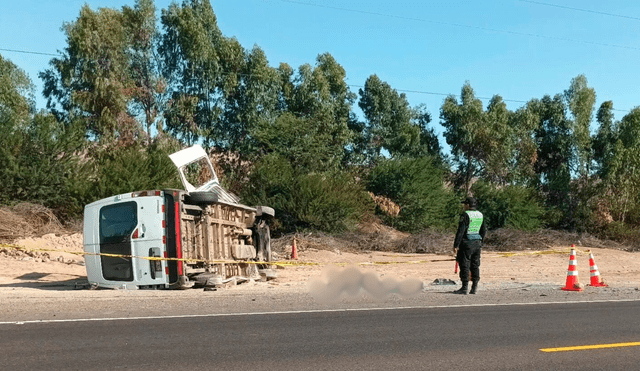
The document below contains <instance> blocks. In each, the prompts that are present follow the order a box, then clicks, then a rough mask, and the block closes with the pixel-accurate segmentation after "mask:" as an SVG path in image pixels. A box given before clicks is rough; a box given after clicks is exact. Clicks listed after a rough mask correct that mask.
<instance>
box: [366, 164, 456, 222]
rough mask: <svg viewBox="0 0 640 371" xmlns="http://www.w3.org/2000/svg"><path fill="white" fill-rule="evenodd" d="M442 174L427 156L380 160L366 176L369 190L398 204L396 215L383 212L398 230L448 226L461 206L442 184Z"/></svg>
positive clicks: (387, 220)
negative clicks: (398, 209) (398, 211)
mask: <svg viewBox="0 0 640 371" xmlns="http://www.w3.org/2000/svg"><path fill="white" fill-rule="evenodd" d="M443 178H444V175H443V172H442V170H440V169H439V168H438V167H437V166H436V165H435V164H434V163H433V160H432V159H431V158H429V157H421V158H400V159H387V160H383V161H381V162H380V163H379V164H378V165H377V166H376V167H375V168H373V169H372V170H371V172H370V173H369V175H368V179H367V180H368V181H367V184H368V187H367V188H368V190H369V191H371V192H373V193H374V194H376V195H383V196H386V197H389V198H390V199H391V200H392V201H394V202H395V203H397V204H398V205H399V206H400V208H401V209H400V214H399V215H398V216H397V217H394V216H387V215H383V218H384V219H385V221H386V222H387V223H389V224H390V225H392V226H394V227H395V228H398V229H399V230H403V231H409V232H416V231H420V230H423V229H425V228H428V227H436V228H451V227H453V226H454V223H455V217H456V215H457V214H458V212H459V210H460V208H459V205H458V202H457V200H456V198H455V196H454V195H453V193H452V192H450V191H448V190H447V189H446V188H445V187H444V180H443Z"/></svg>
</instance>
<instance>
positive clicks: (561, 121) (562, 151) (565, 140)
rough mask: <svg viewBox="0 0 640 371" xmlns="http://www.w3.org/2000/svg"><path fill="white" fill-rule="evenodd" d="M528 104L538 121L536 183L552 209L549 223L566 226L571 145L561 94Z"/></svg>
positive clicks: (568, 208)
mask: <svg viewBox="0 0 640 371" xmlns="http://www.w3.org/2000/svg"><path fill="white" fill-rule="evenodd" d="M527 105H528V108H529V109H530V110H532V112H534V113H535V114H536V116H537V118H538V129H537V130H536V131H535V141H536V146H537V148H538V153H537V162H536V165H535V171H536V174H538V179H537V184H538V185H539V186H540V187H541V190H542V191H543V192H544V193H545V195H546V200H547V206H548V207H550V208H551V209H552V210H553V214H554V216H553V217H552V219H553V220H552V221H551V224H552V225H564V226H568V224H567V223H570V222H571V221H570V219H571V218H570V217H569V215H568V214H567V213H568V212H569V211H570V197H569V196H570V182H571V168H570V162H571V161H572V146H573V143H574V142H573V137H572V133H571V122H570V121H569V120H568V119H567V117H566V113H565V112H566V106H565V103H564V101H563V99H562V96H560V95H556V96H555V97H553V98H551V97H550V96H548V95H545V96H544V97H543V98H542V99H541V100H537V99H534V100H532V101H530V102H529V103H528V104H527ZM567 218H568V219H567Z"/></svg>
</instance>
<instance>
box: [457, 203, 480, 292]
mask: <svg viewBox="0 0 640 371" xmlns="http://www.w3.org/2000/svg"><path fill="white" fill-rule="evenodd" d="M462 203H463V204H466V205H468V206H469V209H468V210H466V211H465V212H463V213H462V214H461V215H460V223H459V224H458V231H457V232H456V238H455V241H454V242H453V248H454V249H458V254H457V255H456V261H457V262H458V264H459V265H460V280H461V281H462V287H461V288H460V289H459V290H456V291H454V293H456V294H465V295H466V294H467V291H468V290H469V271H471V281H472V282H473V285H472V286H471V292H470V293H471V294H475V293H476V290H477V289H478V281H480V253H481V251H482V241H483V240H484V237H485V235H486V234H487V228H486V226H485V223H484V220H483V216H482V213H481V212H479V211H477V210H476V206H477V202H476V199H475V198H473V197H467V199H466V200H464V201H463V202H462Z"/></svg>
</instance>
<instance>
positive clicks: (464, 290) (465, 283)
mask: <svg viewBox="0 0 640 371" xmlns="http://www.w3.org/2000/svg"><path fill="white" fill-rule="evenodd" d="M453 293H454V294H461V295H467V294H468V293H469V281H462V287H461V288H459V289H458V290H456V291H454V292H453Z"/></svg>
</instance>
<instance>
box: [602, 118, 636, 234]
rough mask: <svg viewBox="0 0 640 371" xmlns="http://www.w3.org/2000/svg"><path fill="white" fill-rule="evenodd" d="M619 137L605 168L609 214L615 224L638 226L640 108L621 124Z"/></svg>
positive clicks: (623, 119)
mask: <svg viewBox="0 0 640 371" xmlns="http://www.w3.org/2000/svg"><path fill="white" fill-rule="evenodd" d="M618 133H619V137H618V138H619V139H618V141H617V142H616V145H615V147H614V151H613V156H612V157H611V159H610V162H609V164H608V170H609V173H608V176H607V184H608V185H609V192H608V196H609V201H610V205H611V213H612V214H613V217H614V220H616V221H622V222H628V221H631V222H633V223H640V217H639V216H638V212H639V211H640V203H639V202H638V197H640V107H636V108H634V109H632V110H631V112H629V113H628V114H626V115H625V116H624V117H623V118H622V120H620V123H619V126H618ZM629 219H631V220H629Z"/></svg>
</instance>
